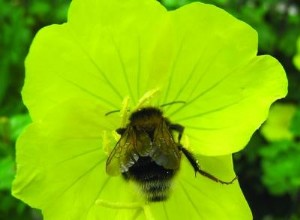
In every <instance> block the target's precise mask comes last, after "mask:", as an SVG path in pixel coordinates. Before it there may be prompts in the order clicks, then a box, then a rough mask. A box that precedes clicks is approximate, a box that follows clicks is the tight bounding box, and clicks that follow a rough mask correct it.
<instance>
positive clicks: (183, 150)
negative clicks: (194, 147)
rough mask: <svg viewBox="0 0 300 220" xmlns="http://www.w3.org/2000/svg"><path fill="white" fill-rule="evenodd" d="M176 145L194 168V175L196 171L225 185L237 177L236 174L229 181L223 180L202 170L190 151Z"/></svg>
mask: <svg viewBox="0 0 300 220" xmlns="http://www.w3.org/2000/svg"><path fill="white" fill-rule="evenodd" d="M178 147H179V150H181V151H182V153H183V154H184V155H185V156H186V158H187V159H188V161H189V162H190V164H191V165H192V167H193V168H194V170H195V176H196V174H197V172H198V173H200V174H201V175H202V176H205V177H207V178H209V179H211V180H213V181H215V182H218V183H222V184H227V185H228V184H232V183H233V182H234V181H235V180H236V179H237V176H236V177H234V178H233V179H232V180H231V181H223V180H220V179H219V178H217V177H215V176H213V175H212V174H210V173H207V172H205V171H204V170H201V168H200V165H199V163H198V160H197V159H196V158H195V156H194V155H193V154H192V153H191V152H189V151H188V150H187V149H185V148H184V147H183V146H181V145H179V146H178Z"/></svg>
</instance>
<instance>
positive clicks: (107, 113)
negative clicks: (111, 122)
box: [105, 110, 121, 116]
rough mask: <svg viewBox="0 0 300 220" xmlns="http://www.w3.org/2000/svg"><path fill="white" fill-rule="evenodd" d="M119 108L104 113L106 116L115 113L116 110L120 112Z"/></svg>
mask: <svg viewBox="0 0 300 220" xmlns="http://www.w3.org/2000/svg"><path fill="white" fill-rule="evenodd" d="M120 111H121V110H113V111H110V112H106V113H105V116H108V115H110V114H113V113H116V112H120Z"/></svg>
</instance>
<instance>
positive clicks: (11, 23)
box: [0, 0, 300, 220]
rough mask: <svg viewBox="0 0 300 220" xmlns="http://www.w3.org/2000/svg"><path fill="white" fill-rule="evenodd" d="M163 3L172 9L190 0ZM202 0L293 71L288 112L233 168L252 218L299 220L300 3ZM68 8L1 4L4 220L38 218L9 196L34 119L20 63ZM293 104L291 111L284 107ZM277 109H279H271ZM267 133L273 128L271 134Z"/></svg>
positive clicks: (49, 0)
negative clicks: (244, 27) (22, 138)
mask: <svg viewBox="0 0 300 220" xmlns="http://www.w3.org/2000/svg"><path fill="white" fill-rule="evenodd" d="M160 1H161V2H162V3H163V4H164V5H165V6H166V7H167V8H168V9H170V10H173V9H176V8H178V7H180V6H182V5H184V4H187V3H190V2H192V0H160ZM201 2H204V3H210V4H214V5H217V6H219V7H221V8H223V9H225V10H227V11H228V12H230V13H231V14H233V15H234V16H236V17H238V18H239V19H241V20H243V21H245V22H247V23H248V24H250V25H251V26H252V27H254V28H255V29H256V30H257V31H258V36H259V54H266V53H267V54H271V55H272V56H275V57H276V58H277V59H278V60H279V61H280V62H281V63H282V64H283V66H284V68H285V70H286V72H287V74H288V79H289V94H288V97H287V98H286V99H285V100H282V101H281V105H283V109H285V111H284V112H282V113H280V112H279V113H278V112H277V113H275V114H274V113H272V112H271V113H270V118H269V119H268V121H267V122H266V123H265V125H264V126H263V128H262V129H261V132H260V131H258V132H256V133H255V135H254V136H253V138H252V139H251V141H250V143H249V145H248V147H247V148H246V149H245V150H244V151H242V152H240V153H238V154H236V155H235V166H236V171H237V173H238V175H239V180H240V183H241V186H242V189H243V191H244V193H245V196H246V198H247V200H248V202H249V204H250V206H251V209H252V211H253V215H254V218H255V219H263V220H270V219H292V220H293V219H300V205H299V204H300V192H299V188H300V160H299V158H300V12H299V11H300V1H299V0H203V1H201ZM69 3H70V0H67V1H65V0H64V1H63V0H30V1H27V0H0V201H1V202H0V216H1V217H0V218H1V219H14V220H19V219H28V220H32V219H40V214H39V212H38V211H36V210H33V209H30V208H29V207H28V206H26V205H25V204H23V203H22V202H20V201H18V200H16V199H14V198H13V197H12V196H11V195H10V188H11V183H12V179H13V177H14V172H15V163H14V157H15V156H14V155H15V148H14V146H15V141H16V138H17V137H18V135H19V134H20V132H21V131H22V129H23V128H24V127H25V126H26V125H27V124H28V123H29V122H30V117H29V115H28V113H27V111H26V108H25V106H24V105H23V104H22V101H21V96H20V90H21V87H22V85H23V80H24V65H23V63H24V59H25V57H26V54H27V52H28V49H29V46H30V42H31V40H32V38H33V36H34V35H35V33H36V32H37V30H38V29H40V28H41V27H43V26H46V25H48V24H52V23H62V22H64V21H65V20H66V15H67V8H68V5H69ZM195 22H197V21H195ZM297 39H298V42H297ZM289 106H293V107H292V109H294V110H286V109H290V108H291V107H289ZM275 108H276V107H275V105H274V107H273V108H272V111H273V110H274V109H275ZM272 115H273V116H272ZM271 117H273V119H271ZM270 120H271V121H272V120H273V121H275V123H272V122H271V123H270ZM264 129H265V130H267V133H268V132H269V133H270V131H271V136H268V135H266V134H265V133H264V131H263V130H264ZM272 132H273V133H272ZM276 132H277V133H276ZM282 134H285V135H282ZM286 134H288V135H286ZM270 137H271V138H270Z"/></svg>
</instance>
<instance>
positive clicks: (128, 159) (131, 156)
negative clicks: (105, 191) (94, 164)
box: [106, 126, 151, 176]
mask: <svg viewBox="0 0 300 220" xmlns="http://www.w3.org/2000/svg"><path fill="white" fill-rule="evenodd" d="M150 148H151V140H150V138H149V137H148V135H147V134H146V133H145V132H144V133H139V134H137V132H136V131H135V130H134V128H133V127H131V126H128V127H127V129H126V130H125V132H124V134H122V136H121V138H120V140H119V141H118V143H117V144H116V146H115V148H114V149H113V150H112V152H111V153H110V155H109V157H108V159H107V161H106V172H107V173H108V174H109V175H111V176H115V175H119V174H120V173H123V172H126V171H128V168H129V167H131V166H132V165H133V164H135V163H136V162H137V160H138V159H139V156H147V155H149V152H150Z"/></svg>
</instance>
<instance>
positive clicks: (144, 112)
mask: <svg viewBox="0 0 300 220" xmlns="http://www.w3.org/2000/svg"><path fill="white" fill-rule="evenodd" d="M183 131H184V127H183V126H181V125H179V124H172V123H171V122H170V121H169V120H168V119H167V118H165V117H164V116H163V112H162V111H161V110H160V109H158V108H155V107H146V108H141V109H139V110H137V111H135V112H133V113H132V114H131V115H130V117H129V123H128V125H127V126H126V127H125V128H119V129H117V130H116V132H117V133H118V134H120V135H121V138H120V140H119V141H118V142H117V144H116V146H115V148H114V149H113V150H112V152H111V153H110V155H109V157H108V159H107V161H106V172H107V173H108V174H109V175H119V174H122V176H123V177H124V178H125V180H127V181H134V182H135V183H137V184H138V186H139V187H140V189H141V192H142V193H143V194H144V195H145V198H146V200H147V201H149V202H159V201H165V200H167V198H168V196H169V192H170V186H171V183H172V179H173V178H174V176H175V175H176V173H177V172H178V170H179V167H180V162H181V157H182V154H184V155H185V157H186V158H187V159H188V161H189V162H190V164H191V166H192V167H193V169H194V171H195V174H196V173H197V172H198V173H200V174H201V175H203V176H205V177H208V178H209V179H211V180H213V181H216V182H219V183H222V184H231V183H232V182H233V181H234V180H235V179H236V178H234V179H233V180H232V181H230V182H225V181H222V180H219V179H218V178H216V177H214V176H213V175H211V174H209V173H207V172H205V171H203V170H201V169H200V166H199V164H198V162H197V160H196V158H195V157H194V155H193V154H192V153H191V152H189V151H188V150H187V149H186V148H184V147H183V146H182V145H181V144H180V140H181V137H182V134H183ZM174 132H177V133H178V136H177V141H175V140H174Z"/></svg>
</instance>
